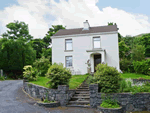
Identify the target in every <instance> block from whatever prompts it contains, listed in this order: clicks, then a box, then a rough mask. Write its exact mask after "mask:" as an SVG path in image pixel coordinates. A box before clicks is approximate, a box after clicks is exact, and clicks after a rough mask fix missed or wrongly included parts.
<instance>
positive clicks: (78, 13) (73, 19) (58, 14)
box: [0, 0, 150, 38]
mask: <svg viewBox="0 0 150 113" xmlns="http://www.w3.org/2000/svg"><path fill="white" fill-rule="evenodd" d="M97 2H98V0H68V2H67V1H66V0H60V2H59V3H57V2H55V1H54V0H18V4H19V6H17V5H13V6H10V7H6V8H5V9H4V10H1V11H0V17H1V18H0V23H1V24H2V28H0V29H1V31H0V34H1V33H3V32H4V31H5V30H6V27H5V25H6V24H8V23H9V22H13V21H14V20H19V21H24V22H26V23H27V24H28V25H29V30H30V34H31V35H33V36H34V38H39V37H41V38H42V37H44V35H45V34H46V33H47V31H48V28H49V27H50V25H58V24H62V25H64V26H67V28H78V27H83V22H84V21H85V20H88V21H89V23H90V26H102V25H107V23H108V22H115V23H117V25H118V28H119V32H120V33H121V35H123V36H125V35H138V34H140V33H147V32H150V22H149V21H148V19H149V18H148V17H147V16H146V15H142V14H131V13H128V12H125V11H123V10H120V9H117V8H111V7H105V8H103V9H102V10H100V9H99V8H98V6H96V3H97ZM45 15H48V16H50V17H51V16H52V17H55V20H53V19H51V18H45Z"/></svg>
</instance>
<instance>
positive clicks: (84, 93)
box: [67, 81, 90, 107]
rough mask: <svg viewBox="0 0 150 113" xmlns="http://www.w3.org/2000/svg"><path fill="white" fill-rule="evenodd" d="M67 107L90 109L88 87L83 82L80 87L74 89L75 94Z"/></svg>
mask: <svg viewBox="0 0 150 113" xmlns="http://www.w3.org/2000/svg"><path fill="white" fill-rule="evenodd" d="M67 106H68V107H90V95H89V85H88V84H87V83H86V81H84V82H83V83H82V85H81V86H80V87H79V88H78V89H76V92H75V94H74V95H73V97H72V98H71V99H70V101H69V103H68V105H67Z"/></svg>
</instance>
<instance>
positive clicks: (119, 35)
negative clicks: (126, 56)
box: [108, 22, 122, 42]
mask: <svg viewBox="0 0 150 113" xmlns="http://www.w3.org/2000/svg"><path fill="white" fill-rule="evenodd" d="M108 25H117V24H116V23H113V22H108ZM121 38H122V36H121V34H120V33H118V42H120V41H121Z"/></svg>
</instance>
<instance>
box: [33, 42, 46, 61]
mask: <svg viewBox="0 0 150 113" xmlns="http://www.w3.org/2000/svg"><path fill="white" fill-rule="evenodd" d="M30 43H31V45H32V47H33V48H34V50H36V58H41V57H42V56H41V54H42V49H44V47H45V46H46V43H45V42H43V39H32V40H31V41H30Z"/></svg>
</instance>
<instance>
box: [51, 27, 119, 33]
mask: <svg viewBox="0 0 150 113" xmlns="http://www.w3.org/2000/svg"><path fill="white" fill-rule="evenodd" d="M117 30H118V28H117V26H116V25H109V26H96V27H90V29H89V30H83V28H77V29H60V30H59V31H58V32H57V33H55V34H54V35H53V36H61V35H73V34H86V33H98V32H111V31H117Z"/></svg>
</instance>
